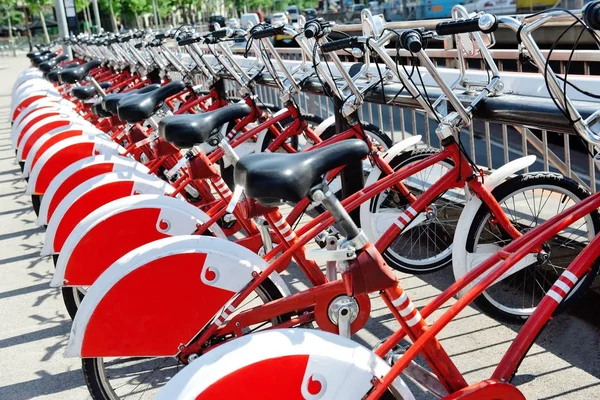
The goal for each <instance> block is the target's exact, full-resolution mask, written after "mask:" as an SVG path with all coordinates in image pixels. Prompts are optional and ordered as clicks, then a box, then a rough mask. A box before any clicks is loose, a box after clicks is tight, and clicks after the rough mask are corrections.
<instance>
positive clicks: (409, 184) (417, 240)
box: [360, 148, 465, 274]
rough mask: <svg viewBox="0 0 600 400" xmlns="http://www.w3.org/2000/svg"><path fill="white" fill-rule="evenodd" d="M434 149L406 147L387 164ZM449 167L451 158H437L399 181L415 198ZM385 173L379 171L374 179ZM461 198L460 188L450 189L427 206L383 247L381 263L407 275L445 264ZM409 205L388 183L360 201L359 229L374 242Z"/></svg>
mask: <svg viewBox="0 0 600 400" xmlns="http://www.w3.org/2000/svg"><path fill="white" fill-rule="evenodd" d="M438 153H439V150H437V149H430V148H424V149H417V150H412V151H411V150H409V151H405V152H403V153H400V154H398V155H397V156H395V157H394V158H393V159H392V160H391V161H390V162H389V165H390V167H391V168H392V169H393V170H394V171H397V170H399V169H402V168H405V167H408V166H409V165H411V164H414V163H417V162H421V161H423V160H426V159H427V158H429V157H432V156H434V155H436V154H438ZM452 168H453V162H452V160H450V159H447V160H442V161H440V162H438V163H436V164H433V165H431V166H429V167H427V168H424V169H422V170H420V171H418V172H416V173H415V174H413V175H411V176H409V177H407V178H406V179H404V180H402V183H403V184H404V186H406V188H407V189H408V190H409V191H410V192H411V193H412V194H413V195H414V196H416V197H417V198H418V197H420V196H421V195H422V194H423V193H425V192H426V191H427V190H429V189H430V188H431V186H432V185H433V184H435V183H436V182H437V181H438V180H439V179H440V178H441V177H442V176H444V175H445V174H447V173H448V172H449V171H450V170H451V169H452ZM385 176H387V175H386V174H385V173H383V172H381V173H380V175H379V177H378V178H377V180H379V179H382V178H384V177H385ZM369 183H375V182H371V181H369ZM464 201H465V196H464V190H463V189H462V188H454V189H451V190H449V191H447V192H446V193H443V194H442V195H441V196H439V197H438V198H437V199H436V200H435V201H434V202H433V203H432V204H430V205H429V206H428V208H427V213H426V214H424V215H427V217H426V218H424V219H423V220H422V221H420V222H418V223H415V224H414V225H413V224H409V225H408V226H407V227H405V228H404V229H403V230H402V231H401V232H400V233H399V234H398V235H397V236H396V237H395V238H393V240H392V242H391V243H390V245H389V246H388V247H387V248H386V249H384V251H383V252H382V254H383V257H384V259H385V260H386V262H387V263H388V264H389V265H390V266H391V267H392V268H394V269H397V270H399V271H402V272H406V273H410V274H419V273H428V272H433V271H436V270H438V269H441V268H444V267H445V266H447V265H449V264H450V261H451V259H452V241H453V239H454V231H455V229H456V223H457V222H458V218H459V216H460V213H461V212H462V209H463V207H464ZM410 206H411V203H410V201H409V200H408V199H407V198H406V197H405V196H404V195H403V194H402V193H401V192H400V191H399V190H398V189H397V188H396V186H395V185H392V186H390V187H389V188H387V189H385V190H384V191H383V192H381V193H379V194H378V195H376V196H374V197H373V198H371V200H369V201H366V202H365V203H363V204H361V206H360V220H361V227H362V228H363V229H364V230H365V233H366V234H367V236H368V237H369V240H371V241H373V242H376V241H377V240H378V239H379V238H380V237H381V236H383V235H385V234H386V232H387V230H388V229H389V228H390V226H391V225H392V224H394V223H395V221H397V220H398V218H401V215H403V214H405V212H406V211H407V210H408V208H409V207H410ZM419 218H421V219H422V217H421V216H419Z"/></svg>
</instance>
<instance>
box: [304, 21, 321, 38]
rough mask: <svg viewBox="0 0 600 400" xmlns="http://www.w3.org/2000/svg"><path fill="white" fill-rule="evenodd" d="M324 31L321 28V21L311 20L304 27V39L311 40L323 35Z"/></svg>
mask: <svg viewBox="0 0 600 400" xmlns="http://www.w3.org/2000/svg"><path fill="white" fill-rule="evenodd" d="M322 30H323V28H322V27H321V24H320V22H319V20H317V19H313V20H310V21H308V22H307V23H306V24H305V25H304V37H305V38H307V39H311V38H313V37H315V36H317V35H318V34H319V33H321V31H322Z"/></svg>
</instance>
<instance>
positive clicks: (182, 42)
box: [177, 36, 200, 46]
mask: <svg viewBox="0 0 600 400" xmlns="http://www.w3.org/2000/svg"><path fill="white" fill-rule="evenodd" d="M198 41H200V38H199V37H198V36H190V37H187V38H185V39H181V40H178V41H177V44H178V45H179V46H187V45H190V44H193V43H196V42H198Z"/></svg>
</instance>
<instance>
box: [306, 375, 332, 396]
mask: <svg viewBox="0 0 600 400" xmlns="http://www.w3.org/2000/svg"><path fill="white" fill-rule="evenodd" d="M325 392H327V381H326V380H325V377H324V376H323V375H321V374H318V373H314V374H310V375H308V376H305V377H304V381H303V382H302V396H304V398H305V399H307V400H316V399H320V398H321V397H323V396H324V395H325Z"/></svg>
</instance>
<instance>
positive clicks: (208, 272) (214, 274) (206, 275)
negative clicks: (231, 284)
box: [202, 267, 219, 285]
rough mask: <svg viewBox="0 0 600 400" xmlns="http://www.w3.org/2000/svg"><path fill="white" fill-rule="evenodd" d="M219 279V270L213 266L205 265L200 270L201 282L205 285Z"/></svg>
mask: <svg viewBox="0 0 600 400" xmlns="http://www.w3.org/2000/svg"><path fill="white" fill-rule="evenodd" d="M218 279H219V271H218V270H217V269H216V268H214V267H206V268H204V269H203V270H202V282H204V283H206V284H207V285H211V284H214V283H215V282H216V281H217V280H218Z"/></svg>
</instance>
